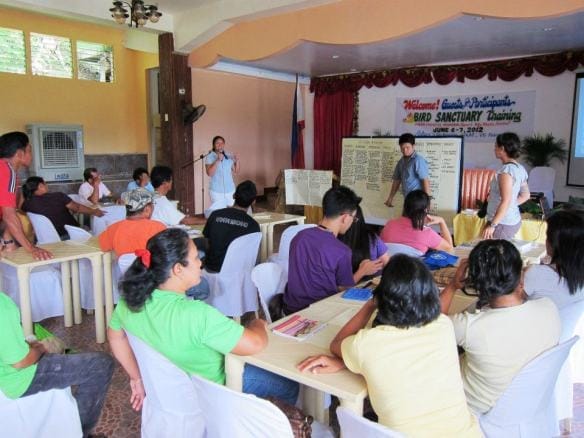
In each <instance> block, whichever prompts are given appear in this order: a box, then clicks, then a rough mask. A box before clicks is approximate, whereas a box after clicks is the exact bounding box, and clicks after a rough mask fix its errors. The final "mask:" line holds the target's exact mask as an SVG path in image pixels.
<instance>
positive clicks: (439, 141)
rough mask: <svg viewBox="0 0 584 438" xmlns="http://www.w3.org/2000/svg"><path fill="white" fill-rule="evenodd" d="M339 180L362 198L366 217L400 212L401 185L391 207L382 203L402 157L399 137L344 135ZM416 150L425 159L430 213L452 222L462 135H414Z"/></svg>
mask: <svg viewBox="0 0 584 438" xmlns="http://www.w3.org/2000/svg"><path fill="white" fill-rule="evenodd" d="M342 148H343V150H342V164H341V184H342V185H345V186H348V187H350V188H351V189H353V190H354V191H355V192H356V193H357V194H358V195H359V196H361V197H362V198H363V201H362V202H361V208H362V209H363V214H364V216H365V221H366V222H367V223H371V224H378V225H383V224H385V222H387V220H388V219H392V218H395V217H398V216H401V214H402V209H403V196H402V192H401V187H400V190H399V191H398V193H397V194H396V196H395V198H394V201H393V207H391V208H390V207H387V206H386V205H385V204H384V203H385V201H386V200H387V197H388V196H389V192H390V190H391V185H392V181H393V180H392V176H393V171H394V169H395V165H396V164H397V162H398V161H399V159H400V158H401V157H402V154H401V151H400V148H399V144H398V137H345V138H343V143H342ZM415 149H416V152H417V153H419V154H421V155H422V156H423V157H424V158H425V159H426V161H427V162H428V168H429V173H430V178H429V179H430V192H431V195H432V197H433V198H434V199H433V200H432V206H431V214H437V215H439V216H442V217H444V219H446V222H447V223H448V224H452V219H453V218H454V215H456V213H458V211H459V209H460V192H461V184H462V163H463V138H462V137H416V144H415Z"/></svg>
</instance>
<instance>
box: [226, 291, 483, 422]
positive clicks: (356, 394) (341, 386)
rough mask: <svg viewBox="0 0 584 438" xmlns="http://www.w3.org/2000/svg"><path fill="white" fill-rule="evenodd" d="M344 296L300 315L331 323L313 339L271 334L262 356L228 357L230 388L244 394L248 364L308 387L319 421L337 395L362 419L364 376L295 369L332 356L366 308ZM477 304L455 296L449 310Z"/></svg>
mask: <svg viewBox="0 0 584 438" xmlns="http://www.w3.org/2000/svg"><path fill="white" fill-rule="evenodd" d="M341 295H342V294H341V293H339V294H336V295H333V296H332V297H329V298H326V299H324V300H322V301H319V302H316V303H314V304H313V305H311V306H310V307H308V308H306V309H304V310H301V311H300V312H297V313H300V314H301V315H302V316H305V317H308V318H311V319H316V320H319V321H328V325H327V326H326V327H325V328H324V329H322V330H321V331H319V332H318V333H316V334H315V335H314V336H312V337H311V338H309V339H307V340H305V341H303V342H300V341H296V340H293V339H288V338H285V337H282V336H278V335H275V334H273V333H272V332H271V331H268V346H267V347H266V348H265V349H264V350H263V351H262V352H260V353H257V354H255V355H253V356H237V355H235V354H228V355H227V356H226V358H225V373H226V376H227V386H228V387H229V388H231V389H234V390H237V391H241V389H242V384H243V382H242V376H243V368H244V365H245V364H246V363H249V364H252V365H255V366H257V367H259V368H262V369H265V370H268V371H271V372H273V373H275V374H278V375H281V376H284V377H287V378H289V379H291V380H294V381H296V382H298V383H300V384H302V385H305V389H306V390H307V391H305V399H304V409H305V411H306V412H307V413H308V414H310V415H312V416H313V417H314V418H315V419H316V420H317V421H326V413H325V412H324V411H323V409H322V407H323V402H322V400H323V394H324V393H329V394H332V395H335V396H336V397H338V398H339V400H340V403H341V406H344V407H346V408H348V409H350V410H352V411H353V412H355V413H357V414H359V415H362V413H363V400H364V399H365V397H366V396H367V386H366V383H365V379H364V378H363V377H362V376H361V375H358V374H354V373H352V372H350V371H349V370H346V369H345V370H343V371H340V372H338V373H334V374H312V373H301V372H299V371H298V370H297V369H296V365H297V364H298V363H300V362H301V361H302V360H303V359H305V358H307V357H308V356H314V355H319V354H330V350H329V345H330V343H331V341H332V339H333V338H334V337H335V336H336V334H337V333H338V332H339V330H340V329H341V327H343V326H344V325H345V324H346V323H347V322H348V321H349V320H350V319H351V318H352V317H353V316H354V315H355V314H356V313H357V312H358V311H359V309H360V308H361V306H362V305H363V302H362V301H353V300H346V299H344V298H342V297H341ZM475 301H476V298H475V297H467V296H465V295H464V294H462V292H459V293H457V294H455V296H454V298H453V301H452V304H451V306H450V308H451V309H452V311H453V312H460V311H462V310H464V309H465V308H466V307H468V306H469V305H472V304H474V302H475ZM274 324H278V323H277V322H275V323H273V324H272V325H274Z"/></svg>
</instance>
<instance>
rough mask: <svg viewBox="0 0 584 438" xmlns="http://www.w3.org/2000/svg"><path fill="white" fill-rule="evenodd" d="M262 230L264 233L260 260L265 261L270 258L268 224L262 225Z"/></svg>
mask: <svg viewBox="0 0 584 438" xmlns="http://www.w3.org/2000/svg"><path fill="white" fill-rule="evenodd" d="M260 231H261V233H262V241H261V243H260V262H265V261H266V260H267V259H268V242H267V239H268V237H267V234H268V226H267V225H265V224H262V225H260Z"/></svg>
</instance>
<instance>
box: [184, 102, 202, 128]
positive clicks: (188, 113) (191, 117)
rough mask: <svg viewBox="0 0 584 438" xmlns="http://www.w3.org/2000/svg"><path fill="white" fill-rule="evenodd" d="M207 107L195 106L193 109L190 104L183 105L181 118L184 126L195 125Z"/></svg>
mask: <svg viewBox="0 0 584 438" xmlns="http://www.w3.org/2000/svg"><path fill="white" fill-rule="evenodd" d="M206 109H207V107H206V106H205V105H197V106H195V107H193V105H191V104H190V103H183V106H182V117H183V122H184V124H185V125H190V124H192V123H195V122H196V121H197V120H199V118H200V117H201V116H202V115H203V114H205V110H206Z"/></svg>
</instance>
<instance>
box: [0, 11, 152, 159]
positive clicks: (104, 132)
mask: <svg viewBox="0 0 584 438" xmlns="http://www.w3.org/2000/svg"><path fill="white" fill-rule="evenodd" d="M0 12H1V13H0V27H7V28H13V29H21V30H24V32H25V40H26V42H27V51H29V50H30V48H29V45H28V40H29V32H36V33H44V34H49V35H57V36H63V37H68V38H70V39H71V40H72V41H71V42H72V45H73V52H74V53H75V41H76V40H82V41H89V42H97V43H103V44H109V45H112V46H113V50H114V82H113V83H109V84H108V83H100V82H94V81H86V80H78V79H76V76H77V71H76V66H75V57H74V66H73V69H74V71H73V79H61V78H50V77H45V76H33V75H32V73H31V72H30V61H29V60H28V61H27V73H26V74H25V75H18V74H9V73H0V96H1V102H2V103H1V105H0V133H4V132H8V131H15V130H24V128H25V125H27V124H28V123H61V124H79V125H83V128H84V137H85V153H86V154H97V153H135V152H141V153H147V152H149V149H150V143H149V135H148V126H147V108H146V101H147V97H146V71H145V70H146V69H147V68H151V67H156V66H157V65H158V56H157V55H153V54H150V53H145V52H138V51H134V50H130V49H126V48H124V46H123V38H124V30H122V28H120V29H117V28H115V27H106V26H98V25H94V24H88V23H81V22H76V21H72V20H64V19H58V18H54V17H48V16H45V15H39V14H32V13H28V12H23V11H16V10H12V9H4V8H0Z"/></svg>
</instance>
